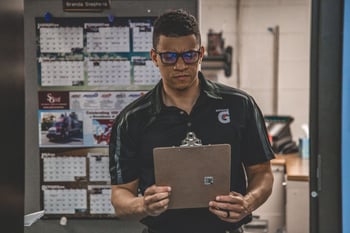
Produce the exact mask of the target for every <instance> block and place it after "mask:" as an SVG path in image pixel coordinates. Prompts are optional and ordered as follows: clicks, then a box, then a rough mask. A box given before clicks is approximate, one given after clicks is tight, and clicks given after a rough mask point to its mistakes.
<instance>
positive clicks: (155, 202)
mask: <svg viewBox="0 0 350 233" xmlns="http://www.w3.org/2000/svg"><path fill="white" fill-rule="evenodd" d="M170 191H171V188H170V187H168V186H155V185H153V186H151V187H149V188H147V189H146V190H145V193H144V210H145V212H146V213H147V214H148V215H151V216H158V215H160V214H161V213H163V212H164V211H165V210H167V208H168V205H169V201H170V199H169V197H170Z"/></svg>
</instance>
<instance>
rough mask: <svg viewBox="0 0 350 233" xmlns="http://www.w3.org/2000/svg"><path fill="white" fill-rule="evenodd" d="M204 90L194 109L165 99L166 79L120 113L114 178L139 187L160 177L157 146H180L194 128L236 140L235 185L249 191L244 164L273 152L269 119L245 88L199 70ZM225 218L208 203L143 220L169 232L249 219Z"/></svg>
mask: <svg viewBox="0 0 350 233" xmlns="http://www.w3.org/2000/svg"><path fill="white" fill-rule="evenodd" d="M199 79H200V89H201V91H200V96H199V98H198V100H197V102H196V103H195V105H194V107H193V109H192V112H191V113H190V114H187V113H186V112H185V111H183V110H181V109H179V108H176V107H167V106H165V105H164V104H163V101H162V98H161V93H162V81H160V82H159V83H158V84H157V85H156V86H155V87H154V88H153V89H152V90H150V91H149V92H148V93H146V94H145V95H144V96H142V97H140V98H139V99H137V100H136V101H134V102H133V103H131V104H130V105H128V106H127V107H126V108H125V109H124V110H123V111H122V112H121V113H120V114H119V115H118V116H117V118H116V121H115V123H114V126H113V130H112V136H111V142H110V151H109V153H110V174H111V183H112V184H125V183H129V182H131V181H133V180H135V179H139V185H140V187H139V188H140V192H141V193H142V194H143V193H144V191H145V189H146V188H147V187H149V186H151V185H153V184H154V183H155V181H154V166H153V154H152V151H153V148H154V147H161V146H178V145H180V144H181V141H182V140H183V139H184V138H185V137H186V134H187V132H189V131H192V132H194V133H195V134H196V136H197V137H198V138H200V139H201V140H202V144H203V145H206V144H221V143H228V144H230V145H231V157H232V158H231V190H232V191H236V192H239V193H241V194H243V195H244V194H245V193H246V177H245V172H244V167H243V165H245V166H250V165H254V164H259V163H263V162H266V161H268V160H271V159H272V158H274V153H273V151H272V149H271V147H270V143H269V141H268V138H267V133H266V128H265V122H264V119H263V117H262V114H261V111H260V110H259V108H258V106H257V105H256V103H255V102H254V100H253V98H252V97H251V96H249V95H248V94H246V93H245V92H243V91H241V90H238V89H235V88H232V87H228V86H225V85H222V84H219V83H214V82H211V81H209V80H206V79H205V78H204V77H203V75H202V73H200V72H199ZM250 217H251V216H248V217H247V218H245V219H244V220H242V221H241V222H240V223H237V224H230V223H227V222H223V221H221V220H220V219H219V218H217V217H216V216H215V215H213V214H212V213H210V212H209V210H208V208H198V209H181V210H167V211H166V212H164V213H163V214H161V215H160V216H157V217H151V216H149V217H146V218H144V219H142V220H141V222H142V223H144V224H145V225H147V226H149V227H150V228H152V229H155V230H165V232H167V233H168V232H173V231H171V230H174V232H181V233H184V232H187V231H188V232H191V233H192V232H205V233H207V232H208V233H209V232H210V233H214V232H215V233H217V232H220V231H224V230H225V229H232V228H235V227H238V226H240V225H241V224H243V223H245V222H248V221H249V220H250Z"/></svg>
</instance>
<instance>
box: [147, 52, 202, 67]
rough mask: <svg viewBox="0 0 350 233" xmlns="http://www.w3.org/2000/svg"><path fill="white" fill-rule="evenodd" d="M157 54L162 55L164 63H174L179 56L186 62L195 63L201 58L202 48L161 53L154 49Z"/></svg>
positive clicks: (161, 58)
mask: <svg viewBox="0 0 350 233" xmlns="http://www.w3.org/2000/svg"><path fill="white" fill-rule="evenodd" d="M154 51H155V53H156V54H158V55H159V56H160V60H161V61H162V63H163V64H166V65H174V64H176V62H177V60H178V59H179V57H182V60H183V61H184V62H185V63H186V64H194V63H196V62H198V60H199V54H200V53H201V52H200V50H190V51H186V52H183V53H175V52H164V53H159V52H157V51H156V50H154Z"/></svg>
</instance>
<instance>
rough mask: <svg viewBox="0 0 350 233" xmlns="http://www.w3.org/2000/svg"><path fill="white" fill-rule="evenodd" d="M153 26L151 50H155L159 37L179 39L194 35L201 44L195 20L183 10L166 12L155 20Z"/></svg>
mask: <svg viewBox="0 0 350 233" xmlns="http://www.w3.org/2000/svg"><path fill="white" fill-rule="evenodd" d="M153 26H154V28H153V48H155V49H156V47H157V44H158V42H159V37H160V36H161V35H163V36H168V37H179V36H188V35H192V34H194V35H195V37H196V39H197V41H198V44H199V45H200V44H201V35H200V32H199V25H198V22H197V19H196V18H195V17H194V16H193V15H191V14H190V13H188V12H187V11H185V10H183V9H177V10H168V11H166V12H165V13H163V14H162V15H160V16H159V17H158V18H157V19H156V20H155V22H154V25H153Z"/></svg>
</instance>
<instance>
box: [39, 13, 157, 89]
mask: <svg viewBox="0 0 350 233" xmlns="http://www.w3.org/2000/svg"><path fill="white" fill-rule="evenodd" d="M154 19H155V17H115V18H113V20H111V19H109V18H107V17H100V18H54V19H51V20H50V21H47V20H45V19H44V18H41V17H37V18H36V37H37V61H38V62H37V66H38V80H39V84H40V86H42V87H66V88H71V89H73V88H72V87H78V88H85V89H88V88H89V87H106V88H107V87H111V86H114V87H115V86H118V88H119V89H120V88H123V87H124V89H125V88H130V87H134V86H135V85H138V86H152V85H154V84H156V83H157V82H158V81H159V80H160V74H159V72H158V70H157V68H156V67H155V66H154V64H153V63H152V61H151V59H150V55H149V52H150V50H151V48H152V47H153V46H152V33H153V21H154Z"/></svg>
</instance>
